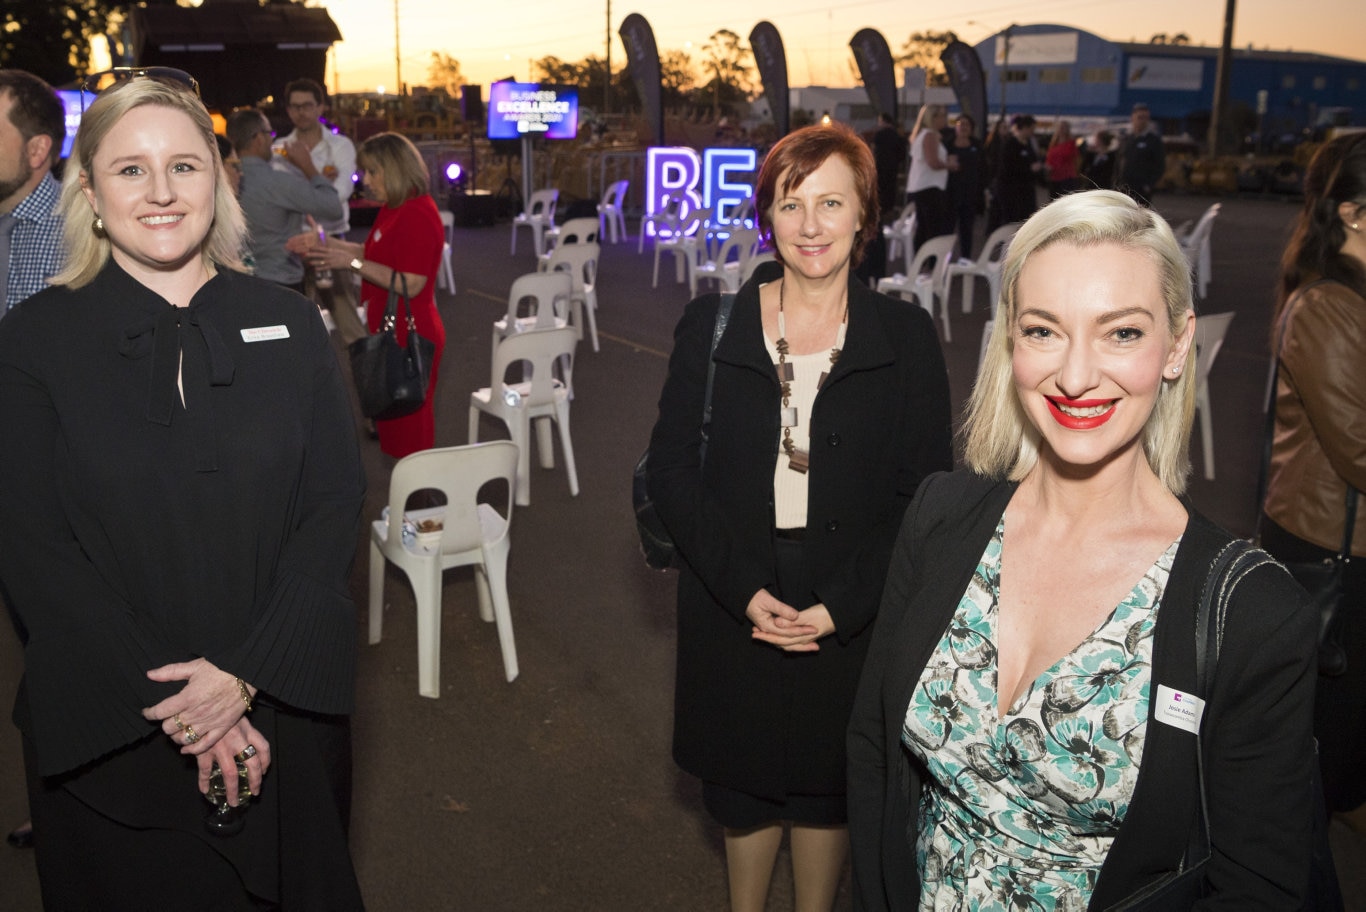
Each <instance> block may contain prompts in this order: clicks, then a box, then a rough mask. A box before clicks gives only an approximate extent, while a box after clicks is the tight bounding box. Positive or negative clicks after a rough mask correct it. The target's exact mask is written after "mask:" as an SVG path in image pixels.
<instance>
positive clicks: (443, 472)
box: [370, 440, 518, 698]
mask: <svg viewBox="0 0 1366 912" xmlns="http://www.w3.org/2000/svg"><path fill="white" fill-rule="evenodd" d="M517 457H518V451H517V447H516V445H515V444H513V443H512V442H511V441H508V440H495V441H491V442H489V443H480V444H476V445H474V446H463V447H445V448H442V449H433V450H421V451H419V452H417V453H413V454H412V455H410V456H405V457H404V458H402V459H400V460H399V461H398V463H397V464H395V466H394V471H393V475H392V476H391V477H390V479H389V509H388V514H387V516H385V518H383V519H377V520H375V521H374V522H372V523H371V524H370V643H371V645H374V644H375V643H378V642H379V641H380V637H381V634H382V632H383V625H384V564H385V561H388V562H389V563H392V564H393V565H394V566H395V567H398V568H399V569H400V570H402V571H403V573H404V575H405V576H407V577H408V582H409V584H411V585H412V587H413V597H414V600H415V601H416V603H417V682H418V684H417V690H418V693H420V694H421V695H422V696H424V697H433V698H435V697H439V696H441V577H442V572H443V571H445V570H448V569H450V568H451V567H464V566H469V565H471V564H472V565H474V568H475V574H474V579H475V586H476V589H477V591H478V595H479V616H480V617H481V618H483V619H484V620H485V621H493V622H496V624H497V627H498V643H499V645H500V646H501V647H502V651H503V672H504V674H505V675H506V676H507V679H508V680H509V681H512V680H513V679H515V678H516V677H517V672H518V669H517V645H516V643H515V642H514V641H513V638H512V611H511V608H510V607H509V605H508V590H507V563H508V551H509V548H510V544H511V543H510V539H509V538H508V530H509V528H510V527H511V525H512V494H513V491H514V489H515V488H514V486H515V484H516V471H517ZM497 479H503V480H504V481H505V482H506V487H507V495H506V500H505V501H504V502H503V503H502V504H501V506H502V510H501V511H500V510H498V509H495V507H494V506H493V505H492V504H490V503H487V502H485V503H481V502H479V500H478V496H479V492H480V489H481V488H483V487H484V486H485V485H486V484H488V483H489V482H491V481H495V480H497ZM429 489H430V490H435V491H440V492H441V493H442V494H443V495H445V498H446V505H445V506H444V507H433V508H430V509H423V510H412V511H409V512H408V513H407V514H406V515H405V514H404V505H405V504H406V503H407V502H408V497H409V495H411V494H413V493H414V492H416V491H424V490H429ZM405 520H407V521H410V522H412V523H414V524H417V523H426V522H431V523H440V525H441V529H440V532H439V533H436V535H435V536H433V537H434V538H435V540H434V541H430V542H424V540H423V539H419V538H418V537H417V536H416V535H412V534H405V532H404V521H405ZM424 538H425V536H424Z"/></svg>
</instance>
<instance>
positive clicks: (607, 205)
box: [598, 180, 631, 244]
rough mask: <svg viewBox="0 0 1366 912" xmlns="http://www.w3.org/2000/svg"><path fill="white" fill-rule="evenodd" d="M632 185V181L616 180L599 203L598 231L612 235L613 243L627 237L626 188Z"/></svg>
mask: <svg viewBox="0 0 1366 912" xmlns="http://www.w3.org/2000/svg"><path fill="white" fill-rule="evenodd" d="M630 185H631V182H630V181H624V180H619V181H616V182H615V183H613V184H611V185H610V186H609V187H608V188H607V192H606V193H604V194H603V195H602V202H600V203H598V223H599V227H598V231H599V233H601V234H606V235H608V236H610V237H611V238H612V243H613V244H615V243H618V242H619V241H623V240H625V239H626V214H625V206H626V188H627V187H629V186H630Z"/></svg>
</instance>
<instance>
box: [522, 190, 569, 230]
mask: <svg viewBox="0 0 1366 912" xmlns="http://www.w3.org/2000/svg"><path fill="white" fill-rule="evenodd" d="M559 200H560V191H558V190H535V191H533V192H532V194H531V198H530V199H529V200H527V201H526V210H525V211H524V212H523V214H524V215H526V216H527V217H528V218H542V219H549V220H550V221H552V222H553V221H555V204H556V203H558V202H559Z"/></svg>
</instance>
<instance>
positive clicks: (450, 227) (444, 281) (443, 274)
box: [436, 209, 455, 294]
mask: <svg viewBox="0 0 1366 912" xmlns="http://www.w3.org/2000/svg"><path fill="white" fill-rule="evenodd" d="M441 228H442V230H443V231H444V232H445V234H446V243H445V245H444V246H443V247H442V248H441V269H440V270H439V271H438V272H437V274H436V287H437V288H445V289H446V290H447V291H449V292H450V293H451V294H455V270H453V269H452V268H451V244H452V242H453V241H454V240H455V213H453V212H451V211H450V210H449V209H442V210H441Z"/></svg>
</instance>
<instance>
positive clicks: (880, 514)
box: [648, 264, 952, 795]
mask: <svg viewBox="0 0 1366 912" xmlns="http://www.w3.org/2000/svg"><path fill="white" fill-rule="evenodd" d="M781 274H782V267H781V266H779V265H777V264H772V265H766V266H763V267H760V270H759V271H758V272H757V273H756V274H755V276H754V277H753V278H752V279H751V280H750V282H749V283H748V284H746V285H745V286H744V288H742V289H741V290H740V293H739V294H738V295H737V297H736V300H735V304H734V307H733V309H732V312H731V318H730V323H729V326H728V328H727V330H726V333H725V336H724V337H723V338H722V339H721V342H720V344H719V345H718V346H717V349H716V354H715V358H714V360H715V362H716V374H715V385H714V388H713V393H712V423H711V428H710V442H709V444H708V448H707V456H706V464H705V467H702V466H701V465H700V451H699V450H700V444H699V442H700V437H699V429H700V426H701V419H702V402H703V398H704V396H705V389H706V380H707V363H708V361H707V352H708V348H709V346H710V344H711V336H712V329H713V327H714V325H715V321H716V309H717V304H718V302H719V298H718V296H717V295H714V294H713V295H704V296H702V297H700V298H698V299H697V300H695V301H693V302H692V303H691V304H689V305H688V307H687V309H686V310H685V311H684V314H683V319H682V320H681V321H680V322H679V324H678V328H677V330H676V331H675V334H674V350H673V354H672V356H671V358H670V360H669V376H668V380H667V381H666V382H665V385H664V391H663V393H662V394H661V396H660V400H659V420H658V422H657V423H656V425H655V428H654V434H653V436H652V437H651V442H650V459H649V477H648V484H649V491H650V496H651V497H652V498H653V499H654V502H655V503H656V505H657V506H658V509H659V515H660V518H661V519H662V520H663V521H664V524H665V526H666V527H667V528H668V530H669V532H670V534H671V535H672V537H673V540H674V542H675V543H676V544H677V546H678V551H679V554H680V555H681V556H682V558H683V560H684V562H685V566H684V567H683V568H682V570H681V571H680V573H679V585H678V627H679V629H678V672H677V686H676V688H675V693H676V697H675V714H674V718H675V728H674V756H675V759H677V760H678V762H679V764H680V765H681V766H682V767H683V768H684V769H685V770H687V771H688V772H690V773H693V774H694V775H696V776H699V777H701V778H703V779H705V780H708V781H712V782H717V783H720V784H723V785H727V786H729V787H732V788H737V789H740V790H742V791H746V792H748V793H750V794H759V795H770V794H776V795H781V794H782V791H781V788H780V786H781V783H780V782H779V781H777V780H778V779H781V777H782V772H781V770H782V767H783V766H784V765H785V763H786V761H788V760H791V755H787V757H786V758H785V756H784V753H783V752H784V744H783V741H784V737H790V738H791V739H792V740H794V741H796V742H798V743H800V744H802V745H805V746H810V745H814V744H824V745H828V747H821V748H811V749H810V752H809V753H804V754H803V755H802V756H801V758H800V760H799V761H798V762H797V763H796V764H795V766H796V767H797V768H798V769H800V770H801V771H802V774H803V775H805V776H806V777H807V779H806V780H805V782H801V783H797V784H799V785H802V787H803V788H804V789H805V790H807V791H808V792H809V793H812V794H837V793H839V792H842V791H843V788H844V779H845V760H844V730H845V727H846V725H847V724H848V719H849V716H848V712H849V707H850V704H851V703H852V701H853V695H854V690H855V689H856V687H857V684H858V675H859V671H860V669H861V668H862V662H863V654H864V651H865V650H866V648H867V641H868V636H867V633H868V631H869V630H870V626H871V624H872V620H873V617H874V615H875V614H876V612H877V608H878V603H879V600H880V598H881V595H882V584H883V581H884V579H885V578H886V572H887V563H888V561H889V560H890V559H891V553H892V543H893V542H894V541H895V539H896V534H897V530H898V529H899V528H900V525H901V517H902V514H903V513H904V512H905V510H906V507H907V505H909V503H910V501H911V498H912V496H914V494H915V489H916V487H917V486H918V485H919V484H920V482H921V480H923V479H924V478H925V476H927V475H929V474H930V473H931V472H935V471H939V470H942V469H945V468H948V467H949V466H950V465H951V463H952V451H951V432H950V412H949V408H950V406H949V390H948V377H947V373H946V372H945V369H944V360H943V355H942V353H941V351H940V349H939V341H938V335H937V333H936V332H935V329H934V325H933V323H932V322H931V321H930V319H929V317H928V315H927V314H926V313H925V312H924V311H923V310H921V309H920V308H919V307H916V306H914V305H911V304H908V303H906V302H904V301H895V300H893V299H891V298H888V297H886V296H884V295H879V294H876V293H874V292H872V291H870V290H869V289H868V288H867V286H865V285H863V284H862V283H859V282H857V281H855V280H852V279H851V281H850V283H849V328H848V332H847V334H846V337H845V345H844V348H843V351H842V353H841V355H840V358H839V361H838V363H837V364H836V365H835V367H834V368H833V370H831V372H830V376H829V378H828V379H827V380H826V382H825V384H824V386H823V387H822V389H821V391H820V392H819V394H818V395H817V396H816V400H815V404H814V407H813V409H812V414H811V416H810V421H811V441H812V444H811V453H810V458H811V470H810V474H809V475H808V476H807V479H808V507H807V523H806V530H807V531H806V538H805V541H804V542H803V543H802V549H803V556H804V559H805V561H806V564H807V566H808V567H809V569H810V576H811V579H812V582H813V591H812V592H811V593H810V595H809V600H808V601H806V602H805V604H801V605H796V607H798V608H799V609H800V608H805V607H807V606H809V605H812V604H816V603H818V602H823V603H824V604H825V605H826V607H827V608H828V609H829V610H830V616H831V617H832V619H833V620H834V622H835V634H834V636H831V637H828V638H827V639H826V640H825V641H823V642H822V643H821V650H820V652H819V653H812V654H808V655H804V656H803V657H801V658H795V657H791V656H789V657H788V659H787V661H788V664H789V665H792V664H793V663H796V664H797V665H799V666H800V667H801V669H802V673H801V674H799V675H798V676H797V678H798V681H799V683H798V684H797V685H796V686H797V688H798V690H797V692H796V693H794V692H793V691H792V690H791V689H784V686H783V684H782V680H781V672H780V666H781V663H782V662H783V661H784V656H786V655H787V654H786V653H783V652H781V651H780V650H777V649H774V648H773V647H772V646H769V645H767V644H762V643H755V642H754V641H752V640H751V638H750V627H751V624H750V622H749V620H748V619H747V618H746V617H745V608H746V607H747V606H748V604H749V600H750V599H751V598H752V597H753V596H754V593H755V592H757V591H759V590H760V589H764V588H768V587H770V586H772V585H773V584H774V583H775V582H776V576H775V571H774V519H773V516H774V512H773V472H774V466H775V464H776V461H777V459H778V458H779V457H778V440H779V435H780V429H779V425H778V421H779V407H780V390H779V384H778V378H777V373H776V371H775V369H774V365H773V362H772V360H770V358H769V355H768V353H767V351H766V350H765V348H764V339H763V325H762V320H761V317H760V310H759V291H758V289H759V286H760V285H761V284H762V283H764V282H769V281H773V280H775V279H777V278H778V277H780V276H781ZM803 420H805V419H803ZM789 701H793V704H794V705H796V706H798V707H800V712H798V711H796V710H794V711H793V712H792V713H791V714H790V715H791V716H793V717H795V718H797V719H798V721H797V722H795V723H793V724H794V725H795V726H796V728H795V730H787V731H786V732H785V730H784V729H783V728H782V727H781V725H780V719H779V717H780V716H782V715H784V713H783V712H782V711H781V709H780V707H783V706H786V705H792V704H789ZM775 777H777V778H776V779H775ZM788 784H789V785H791V784H792V783H791V781H790V780H789V781H788Z"/></svg>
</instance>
